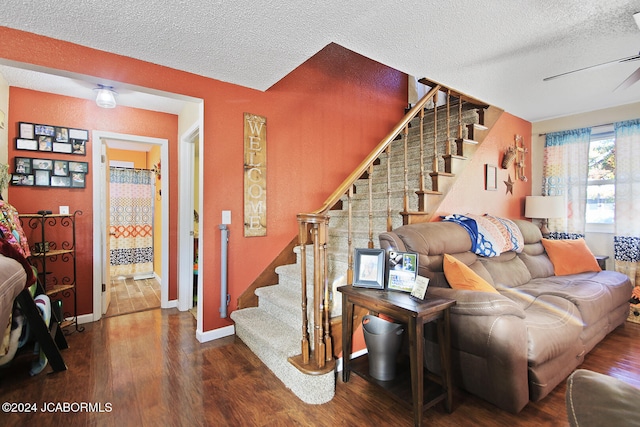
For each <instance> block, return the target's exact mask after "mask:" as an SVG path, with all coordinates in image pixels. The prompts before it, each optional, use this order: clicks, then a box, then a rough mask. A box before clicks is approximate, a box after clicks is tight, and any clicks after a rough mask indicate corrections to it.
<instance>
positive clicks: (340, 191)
mask: <svg viewBox="0 0 640 427" xmlns="http://www.w3.org/2000/svg"><path fill="white" fill-rule="evenodd" d="M439 90H440V85H437V86H435V87H433V88H432V89H431V90H430V91H429V93H427V94H426V95H425V96H424V97H423V98H422V99H421V100H420V101H419V102H418V103H417V104H416V105H414V106H413V108H411V109H410V110H409V111H408V112H407V114H405V116H404V117H403V118H402V120H400V122H398V124H397V125H396V126H395V127H394V128H393V129H392V130H391V132H390V133H389V134H388V135H387V136H386V137H384V138H383V139H382V141H380V143H379V144H378V145H377V146H376V148H374V149H373V151H372V152H371V153H369V155H368V156H367V157H366V158H365V159H364V160H363V161H362V163H360V165H358V167H357V168H356V169H354V171H353V172H351V174H350V175H349V176H348V177H347V178H346V179H345V180H344V181H343V182H342V184H341V185H340V186H339V187H338V188H337V189H336V190H335V191H334V192H333V193H331V195H330V196H329V198H328V199H327V200H325V202H324V203H323V204H322V206H321V207H320V208H319V209H317V210H315V211H313V212H312V213H313V214H314V215H319V214H324V213H326V212H328V211H329V209H331V207H332V206H333V205H335V204H336V203H337V202H338V201H339V200H340V198H341V197H342V196H343V195H344V194H345V193H346V192H347V191H349V187H351V186H352V185H353V184H354V183H355V182H356V180H358V179H359V178H360V177H361V176H362V174H364V173H365V172H366V171H367V170H368V169H369V166H370V165H371V164H373V162H374V161H375V160H376V159H377V158H378V157H380V155H381V154H382V153H383V152H384V151H385V150H386V148H387V146H388V145H389V144H391V142H393V140H394V139H395V137H396V136H398V134H399V133H400V132H402V130H403V129H404V128H405V126H407V125H408V124H409V122H410V121H411V120H413V118H414V117H415V116H416V115H417V114H418V113H419V112H420V109H422V108H424V106H425V104H426V103H427V101H429V100H430V99H431V98H433V96H434V95H435V94H436V93H438V91H439Z"/></svg>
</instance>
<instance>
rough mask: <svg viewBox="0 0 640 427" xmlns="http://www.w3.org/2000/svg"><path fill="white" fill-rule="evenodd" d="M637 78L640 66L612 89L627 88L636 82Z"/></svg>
mask: <svg viewBox="0 0 640 427" xmlns="http://www.w3.org/2000/svg"><path fill="white" fill-rule="evenodd" d="M638 80H640V68H638V69H637V70H635V71H634V72H633V74H631V75H630V76H629V77H627V78H626V79H625V81H623V82H622V83H620V86H618V87H617V88H615V89H614V90H613V91H614V92H616V91H618V90H624V89H626V88H628V87H629V86H631V85H632V84H634V83H636V82H637V81H638Z"/></svg>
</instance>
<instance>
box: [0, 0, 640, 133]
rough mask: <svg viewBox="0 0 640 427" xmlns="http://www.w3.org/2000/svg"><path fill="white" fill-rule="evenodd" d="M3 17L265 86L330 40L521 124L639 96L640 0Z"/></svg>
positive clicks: (465, 1)
mask: <svg viewBox="0 0 640 427" xmlns="http://www.w3.org/2000/svg"><path fill="white" fill-rule="evenodd" d="M0 7H1V8H2V14H1V15H0V25H3V26H7V27H12V28H17V29H21V30H25V31H29V32H33V33H37V34H42V35H46V36H49V37H53V38H56V39H62V40H67V41H70V42H73V43H78V44H81V45H85V46H90V47H93V48H96V49H101V50H105V51H109V52H114V53H118V54H121V55H125V56H130V57H135V58H139V59H142V60H145V61H149V62H152V63H156V64H161V65H165V66H169V67H172V68H176V69H180V70H185V71H189V72H192V73H196V74H200V75H203V76H208V77H212V78H215V79H218V80H222V81H227V82H231V83H236V84H239V85H242V86H247V87H251V88H255V89H259V90H266V89H268V88H269V87H270V86H272V85H273V84H274V83H276V82H277V81H278V80H280V79H281V78H282V77H284V76H285V75H286V74H288V73H289V72H291V71H292V70H293V69H295V68H296V67H297V66H298V65H300V64H301V63H302V62H304V61H305V60H306V59H308V58H309V57H310V56H312V55H313V54H315V53H316V52H317V51H319V50H320V49H321V48H323V47H324V46H326V45H327V44H329V43H331V42H335V43H337V44H339V45H342V46H344V47H346V48H348V49H351V50H353V51H355V52H358V53H360V54H362V55H364V56H367V57H369V58H371V59H374V60H376V61H379V62H381V63H383V64H386V65H388V66H390V67H393V68H396V69H398V70H400V71H403V72H406V73H407V74H410V75H414V76H416V77H427V78H429V79H431V80H435V81H438V82H440V83H443V84H445V85H447V86H449V87H452V88H454V89H456V90H459V91H462V92H464V93H467V94H468V95H471V96H473V97H476V98H479V99H482V100H484V101H486V102H489V103H491V104H494V105H497V106H498V107H501V108H503V109H505V110H507V111H508V112H510V113H512V114H514V115H516V116H519V117H522V118H524V119H526V120H530V121H539V120H543V119H547V118H552V117H558V116H563V115H568V114H573V113H579V112H584V111H591V110H597V109H601V108H605V107H610V106H616V105H622V104H627V103H631V102H637V101H640V83H637V84H635V85H633V86H632V87H630V88H629V89H627V90H624V91H616V92H614V89H615V88H616V87H617V86H618V85H619V84H620V83H621V82H622V81H623V80H624V79H626V77H627V76H629V75H630V74H631V73H633V72H634V71H635V70H636V69H637V68H638V67H640V61H637V62H630V63H626V64H614V65H611V66H607V67H600V68H597V69H592V70H588V71H583V72H580V73H576V74H571V75H569V76H566V77H563V78H560V79H556V80H552V81H549V82H543V81H542V79H543V78H544V77H548V76H551V75H555V74H559V73H563V72H566V71H570V70H573V69H577V68H582V67H586V66H590V65H594V64H598V63H602V62H606V61H611V60H615V59H618V58H623V57H628V56H632V55H635V54H637V53H638V51H639V50H640V30H639V29H638V27H637V26H636V24H635V22H634V20H633V16H632V15H633V14H634V13H635V12H638V11H640V0H607V1H603V0H553V1H549V0H539V1H523V0H519V1H514V0H491V1H488V2H478V1H472V0H456V1H441V0H439V1H435V0H415V1H402V0H377V1H371V0H366V1H365V0H351V1H344V0H342V1H335V0H295V1H282V0H279V1H278V0H265V1H247V0H235V1H222V0H217V1H216V0H213V1H208V2H202V1H196V0H175V1H168V0H148V1H144V2H134V1H131V0H109V1H105V0H100V1H97V0H65V1H57V2H49V1H33V0H21V1H19V2H16V1H15V0H11V1H10V0H0Z"/></svg>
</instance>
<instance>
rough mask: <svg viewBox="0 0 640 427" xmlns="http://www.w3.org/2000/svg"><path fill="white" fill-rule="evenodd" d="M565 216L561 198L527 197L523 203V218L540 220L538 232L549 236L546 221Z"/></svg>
mask: <svg viewBox="0 0 640 427" xmlns="http://www.w3.org/2000/svg"><path fill="white" fill-rule="evenodd" d="M565 215H566V206H565V203H564V197H562V196H527V198H526V199H525V203H524V216H525V217H526V218H535V219H539V220H540V232H541V233H542V236H543V237H548V236H549V229H548V228H547V221H548V219H549V218H562V217H563V216H565Z"/></svg>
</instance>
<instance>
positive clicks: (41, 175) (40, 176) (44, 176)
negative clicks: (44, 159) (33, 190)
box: [33, 169, 51, 187]
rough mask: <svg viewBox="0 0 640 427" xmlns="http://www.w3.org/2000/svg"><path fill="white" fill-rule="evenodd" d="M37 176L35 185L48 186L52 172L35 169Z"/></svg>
mask: <svg viewBox="0 0 640 427" xmlns="http://www.w3.org/2000/svg"><path fill="white" fill-rule="evenodd" d="M33 176H34V177H35V182H34V185H36V186H38V187H48V186H49V185H50V184H51V172H50V171H48V170H43V169H36V170H34V171H33Z"/></svg>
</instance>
